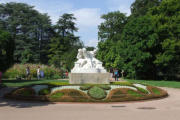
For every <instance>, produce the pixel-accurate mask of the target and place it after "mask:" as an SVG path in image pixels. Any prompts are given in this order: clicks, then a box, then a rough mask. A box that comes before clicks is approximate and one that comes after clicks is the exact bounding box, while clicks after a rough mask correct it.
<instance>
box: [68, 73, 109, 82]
mask: <svg viewBox="0 0 180 120" xmlns="http://www.w3.org/2000/svg"><path fill="white" fill-rule="evenodd" d="M69 77H70V81H69V82H70V84H109V78H110V73H71V74H70V75H69Z"/></svg>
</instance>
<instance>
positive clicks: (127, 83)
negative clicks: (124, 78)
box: [111, 82, 133, 86]
mask: <svg viewBox="0 0 180 120" xmlns="http://www.w3.org/2000/svg"><path fill="white" fill-rule="evenodd" d="M111 84H112V85H122V86H133V84H132V83H130V82H113V83H111Z"/></svg>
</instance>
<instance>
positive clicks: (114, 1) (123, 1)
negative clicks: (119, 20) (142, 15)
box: [107, 0, 135, 16]
mask: <svg viewBox="0 0 180 120" xmlns="http://www.w3.org/2000/svg"><path fill="white" fill-rule="evenodd" d="M134 1H135V0H107V6H108V9H109V10H110V11H117V10H119V11H120V12H122V13H126V14H127V15H128V16H129V15H130V14H131V11H130V6H131V4H132V3H133V2H134Z"/></svg>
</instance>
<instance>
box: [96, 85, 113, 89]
mask: <svg viewBox="0 0 180 120" xmlns="http://www.w3.org/2000/svg"><path fill="white" fill-rule="evenodd" d="M97 86H98V87H100V88H102V89H104V90H110V89H111V87H110V86H109V85H97Z"/></svg>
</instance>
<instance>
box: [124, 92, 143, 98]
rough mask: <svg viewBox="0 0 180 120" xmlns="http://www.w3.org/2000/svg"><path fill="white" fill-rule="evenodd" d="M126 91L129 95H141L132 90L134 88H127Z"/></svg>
mask: <svg viewBox="0 0 180 120" xmlns="http://www.w3.org/2000/svg"><path fill="white" fill-rule="evenodd" d="M127 93H128V94H129V95H131V96H134V97H142V96H143V95H141V94H140V93H138V92H136V91H134V90H128V91H127Z"/></svg>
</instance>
